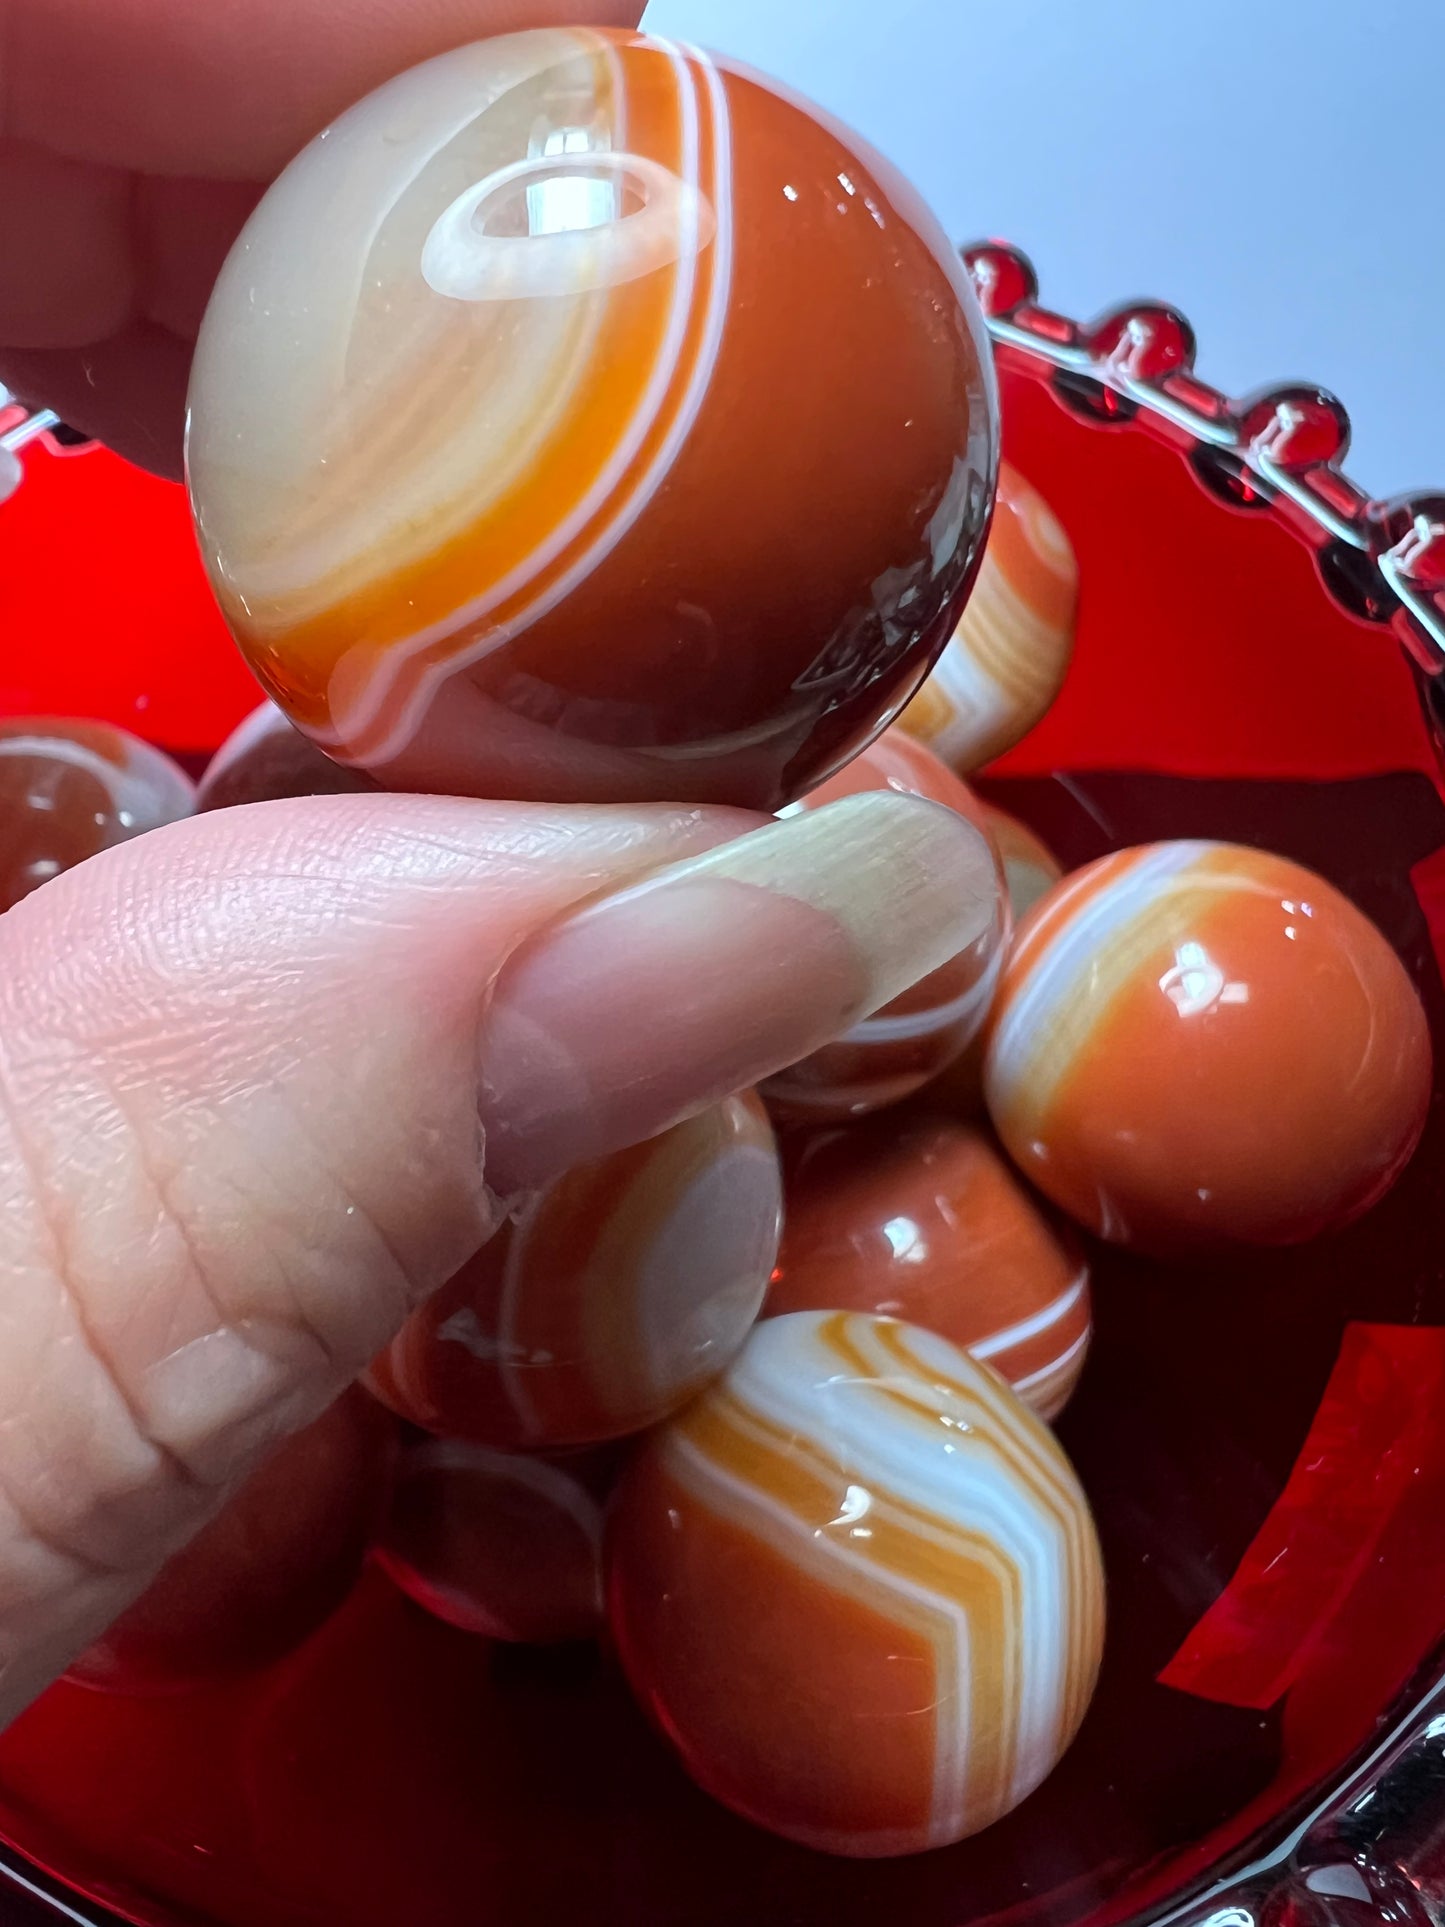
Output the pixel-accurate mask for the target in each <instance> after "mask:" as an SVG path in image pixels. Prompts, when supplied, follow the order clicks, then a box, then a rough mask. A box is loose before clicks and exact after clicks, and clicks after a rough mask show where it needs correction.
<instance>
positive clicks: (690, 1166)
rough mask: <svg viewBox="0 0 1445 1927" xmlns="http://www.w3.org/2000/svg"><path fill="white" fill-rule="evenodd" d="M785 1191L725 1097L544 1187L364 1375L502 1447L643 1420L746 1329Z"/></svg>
mask: <svg viewBox="0 0 1445 1927" xmlns="http://www.w3.org/2000/svg"><path fill="white" fill-rule="evenodd" d="M781 1201H782V1180H781V1176H780V1173H779V1170H778V1156H777V1151H776V1149H775V1147H774V1144H773V1135H772V1131H771V1129H770V1128H769V1125H768V1121H767V1118H766V1116H765V1114H764V1112H763V1108H762V1105H761V1104H760V1103H759V1102H758V1100H757V1099H756V1098H755V1097H753V1096H751V1095H745V1096H741V1097H732V1098H729V1099H727V1101H726V1102H725V1103H722V1104H719V1105H716V1106H715V1107H714V1108H713V1109H711V1110H709V1111H705V1112H704V1113H703V1114H702V1116H700V1117H696V1118H693V1119H692V1120H690V1122H688V1123H686V1124H679V1125H676V1126H675V1127H674V1128H673V1129H672V1130H670V1131H665V1132H664V1133H663V1134H662V1136H661V1137H657V1138H653V1139H651V1140H650V1141H649V1142H647V1143H646V1144H639V1145H636V1146H634V1147H633V1148H632V1149H631V1150H627V1151H620V1152H617V1153H615V1154H614V1155H613V1156H611V1157H606V1158H599V1159H597V1160H596V1161H595V1162H593V1163H591V1164H584V1165H579V1166H578V1167H577V1169H576V1170H574V1171H571V1172H568V1173H567V1175H566V1176H564V1177H562V1178H559V1179H558V1180H557V1181H556V1183H554V1184H552V1185H551V1186H549V1187H548V1188H547V1189H546V1190H544V1191H542V1192H541V1193H539V1194H538V1195H537V1196H536V1197H535V1198H533V1199H532V1200H531V1201H530V1202H529V1203H528V1204H527V1205H526V1206H524V1208H523V1209H522V1210H521V1211H520V1212H519V1213H518V1214H517V1216H516V1217H515V1218H514V1219H513V1220H512V1221H511V1222H510V1223H509V1224H508V1225H507V1226H505V1227H504V1228H503V1229H502V1230H501V1231H499V1232H498V1233H497V1235H496V1236H495V1237H494V1238H493V1239H492V1240H491V1241H490V1242H489V1243H488V1244H486V1245H484V1246H483V1247H482V1249H481V1251H480V1252H478V1254H477V1256H476V1257H475V1258H474V1259H472V1261H471V1262H470V1263H469V1264H467V1265H465V1266H463V1268H462V1270H461V1271H459V1272H458V1273H457V1275H456V1277H455V1278H453V1279H452V1281H451V1283H450V1284H448V1285H446V1286H444V1287H443V1289H442V1290H441V1291H440V1292H439V1293H438V1294H437V1295H436V1297H434V1298H432V1299H430V1300H429V1301H428V1302H427V1304H425V1305H424V1306H423V1307H422V1309H421V1310H420V1311H418V1312H416V1313H415V1314H414V1315H413V1316H412V1318H411V1319H410V1321H409V1322H408V1323H407V1325H406V1326H405V1328H404V1329H403V1330H402V1332H401V1333H400V1334H399V1336H398V1337H397V1338H396V1339H395V1340H394V1341H393V1343H392V1345H391V1347H390V1348H389V1349H388V1350H387V1351H386V1352H384V1353H383V1354H382V1355H381V1357H380V1358H378V1359H376V1360H375V1361H374V1362H373V1364H372V1367H371V1371H370V1375H369V1383H370V1384H371V1386H372V1388H373V1390H374V1391H375V1392H376V1393H377V1395H378V1396H379V1397H381V1398H382V1399H384V1400H385V1401H386V1402H387V1403H388V1404H389V1405H390V1406H392V1408H393V1409H394V1410H396V1411H397V1412H399V1413H401V1415H402V1416H403V1417H405V1418H409V1419H411V1420H412V1421H413V1423H415V1424H417V1425H423V1426H425V1427H426V1428H427V1429H428V1430H429V1431H433V1432H439V1433H442V1434H443V1435H444V1436H446V1437H449V1438H465V1439H472V1440H475V1441H477V1442H479V1443H481V1444H486V1445H496V1446H501V1447H504V1448H507V1449H515V1448H518V1447H537V1446H561V1445H580V1444H587V1443H590V1442H592V1441H595V1440H600V1439H609V1438H620V1437H622V1436H624V1435H625V1434H627V1433H629V1432H637V1431H641V1430H642V1428H643V1427H644V1426H647V1425H651V1424H653V1423H654V1422H655V1421H656V1420H657V1419H660V1418H661V1417H662V1416H663V1415H664V1414H665V1413H667V1412H669V1411H671V1410H672V1408H673V1407H674V1406H675V1405H678V1404H680V1403H681V1401H682V1400H683V1399H685V1398H688V1397H690V1396H691V1395H692V1394H693V1393H694V1392H695V1391H697V1390H698V1388H699V1387H700V1386H702V1385H705V1384H706V1383H707V1381H708V1379H710V1378H712V1377H713V1376H714V1375H715V1374H716V1373H718V1372H720V1371H721V1370H722V1368H723V1367H724V1365H726V1364H727V1362H728V1360H729V1359H730V1358H731V1357H732V1356H733V1354H734V1352H736V1350H737V1348H738V1347H739V1345H741V1344H742V1342H743V1339H744V1338H745V1337H746V1335H747V1332H748V1329H749V1327H750V1326H751V1325H752V1323H753V1320H754V1319H755V1318H756V1317H757V1315H758V1312H759V1309H760V1308H761V1306H762V1302H763V1295H764V1293H765V1292H766V1290H767V1283H768V1277H769V1274H770V1273H771V1271H772V1268H773V1260H774V1258H775V1256H776V1254H777V1248H778V1228H779V1219H780V1215H781Z"/></svg>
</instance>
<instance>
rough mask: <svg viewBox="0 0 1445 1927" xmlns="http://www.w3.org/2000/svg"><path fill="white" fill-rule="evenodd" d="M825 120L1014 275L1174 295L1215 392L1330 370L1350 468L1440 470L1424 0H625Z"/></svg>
mask: <svg viewBox="0 0 1445 1927" xmlns="http://www.w3.org/2000/svg"><path fill="white" fill-rule="evenodd" d="M647 24H648V25H649V26H652V27H655V28H656V30H657V31H658V32H660V33H668V34H675V35H679V36H681V37H682V38H685V39H688V40H695V41H699V42H701V43H703V44H704V45H706V46H711V47H715V48H717V49H719V50H720V51H722V52H725V53H733V54H736V55H738V56H739V57H740V58H742V59H744V60H746V61H749V62H750V63H752V64H753V65H755V66H758V67H761V68H764V69H766V70H767V71H769V72H771V73H774V74H776V75H778V76H779V78H781V79H784V80H787V81H789V82H790V83H791V84H792V85H793V86H795V87H798V88H800V89H801V90H802V91H803V92H805V93H807V94H810V95H812V96H813V97H814V98H815V99H817V100H819V101H821V102H822V103H823V104H824V105H825V106H827V107H829V108H831V109H832V110H833V111H834V112H835V113H837V114H840V115H841V116H842V117H843V118H844V119H845V120H847V121H850V122H851V123H852V124H853V125H854V126H855V127H857V128H858V129H859V130H860V132H862V133H863V134H865V135H866V136H867V138H868V139H869V140H871V141H872V142H873V143H874V145H875V146H877V147H880V148H882V149H883V151H884V152H885V153H886V154H888V155H889V156H890V157H891V158H892V159H893V160H894V161H896V162H897V163H898V164H899V165H900V166H901V167H902V168H903V170H904V172H905V173H907V174H908V175H910V176H911V178H912V179H913V180H914V181H915V182H916V183H917V185H918V186H919V187H920V188H922V190H923V191H924V193H925V194H926V195H927V196H928V198H929V199H930V200H931V201H932V203H933V205H934V207H935V208H936V209H937V211H938V213H939V215H940V216H941V218H942V220H943V223H944V225H945V226H946V227H947V228H948V229H949V231H950V232H951V233H952V234H953V235H954V237H955V239H958V240H965V239H969V240H972V239H976V238H978V237H980V236H982V235H985V234H997V235H1002V236H1003V237H1005V238H1006V239H1008V240H1010V241H1013V242H1016V243H1017V244H1018V245H1019V246H1020V247H1022V248H1023V249H1024V250H1025V252H1026V253H1028V254H1029V255H1031V256H1032V258H1033V261H1034V265H1035V266H1036V268H1037V269H1038V271H1039V279H1040V284H1041V299H1042V300H1044V301H1045V302H1046V303H1047V304H1048V305H1049V306H1051V307H1057V308H1061V309H1063V310H1065V311H1066V312H1067V313H1070V314H1074V315H1079V316H1087V315H1090V314H1094V313H1097V312H1098V311H1099V310H1100V309H1101V308H1104V307H1110V306H1113V305H1114V304H1115V303H1116V302H1117V301H1119V300H1122V299H1124V298H1126V297H1129V296H1133V295H1154V296H1158V297H1160V298H1161V299H1164V300H1167V301H1170V302H1172V303H1173V304H1174V305H1175V306H1177V307H1179V308H1182V309H1183V311H1184V313H1185V314H1187V315H1188V316H1189V318H1190V320H1191V321H1192V322H1193V323H1194V327H1195V330H1196V332H1197V334H1198V337H1199V355H1198V360H1197V363H1196V366H1197V368H1198V370H1199V373H1200V374H1201V375H1202V376H1204V378H1205V379H1206V380H1209V381H1213V382H1214V383H1216V384H1217V385H1218V386H1220V387H1222V388H1225V389H1228V390H1229V391H1230V392H1232V393H1235V394H1239V393H1243V392H1246V391H1248V390H1249V389H1251V388H1256V387H1260V386H1262V385H1263V384H1264V383H1266V382H1269V381H1273V380H1275V379H1276V378H1286V377H1288V378H1294V377H1299V378H1301V379H1309V380H1313V381H1319V382H1323V383H1324V384H1325V385H1326V386H1327V387H1329V388H1333V389H1334V391H1335V393H1336V394H1338V395H1339V396H1340V397H1341V399H1342V400H1343V401H1344V403H1345V406H1346V407H1347V408H1348V410H1349V413H1350V417H1351V420H1352V421H1353V423H1354V429H1355V439H1354V451H1353V453H1352V455H1351V456H1350V458H1349V460H1348V463H1347V466H1348V467H1349V469H1350V471H1351V473H1352V474H1353V475H1354V476H1355V479H1356V480H1357V481H1359V482H1360V483H1362V484H1363V485H1364V486H1365V487H1367V488H1369V489H1371V490H1373V491H1374V492H1375V493H1377V494H1381V495H1392V494H1397V493H1400V492H1402V491H1404V490H1407V489H1412V488H1417V487H1420V486H1424V485H1432V486H1435V487H1440V488H1445V0H1413V4H1411V0H1153V4H1150V0H987V4H981V3H980V0H651V3H650V4H649V6H648V9H647Z"/></svg>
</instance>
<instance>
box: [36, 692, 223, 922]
mask: <svg viewBox="0 0 1445 1927" xmlns="http://www.w3.org/2000/svg"><path fill="white" fill-rule="evenodd" d="M194 800H195V788H194V785H193V784H192V783H191V780H190V778H189V777H188V776H187V775H186V774H185V772H184V771H183V770H181V769H179V768H178V767H177V766H176V764H174V763H173V762H172V761H171V759H170V757H169V756H165V755H163V754H162V753H161V751H160V750H158V749H152V748H151V746H150V744H149V743H143V742H141V741H140V740H139V738H138V737H135V736H131V735H128V734H127V733H126V731H125V730H123V729H113V728H111V727H110V726H109V725H108V724H105V723H88V722H72V721H65V720H62V719H60V718H57V717H53V716H36V717H16V718H7V719H5V720H3V721H0V910H8V909H9V908H10V906H11V905H12V904H14V903H18V902H19V901H20V899H21V898H22V897H24V896H28V895H29V894H30V892H31V891H32V890H34V889H37V888H38V887H39V885H40V884H42V883H47V882H49V880H50V879H51V878H52V877H55V876H59V875H60V873H61V872H62V871H63V870H69V869H71V868H73V867H74V865H75V864H77V863H82V862H84V860H85V859H86V858H87V857H91V856H98V855H99V854H100V852H101V851H102V850H108V849H110V848H111V846H112V845H113V844H116V843H123V842H124V841H125V840H126V838H127V837H131V836H139V835H140V834H141V833H142V832H143V831H145V830H154V829H158V828H159V827H160V825H161V824H162V823H170V822H174V821H175V819H176V818H177V817H181V816H189V815H190V813H191V810H192V807H193V805H194Z"/></svg>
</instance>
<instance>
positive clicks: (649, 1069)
mask: <svg viewBox="0 0 1445 1927" xmlns="http://www.w3.org/2000/svg"><path fill="white" fill-rule="evenodd" d="M997 888H998V884H997V878H996V874H995V871H994V867H993V860H992V857H991V855H990V853H989V850H988V847H987V845H986V844H985V842H984V840H983V838H982V837H981V836H980V835H979V833H978V831H977V830H976V829H974V827H973V826H972V824H970V823H967V822H965V821H964V820H963V818H961V817H959V816H956V815H954V813H953V812H952V811H951V810H947V809H944V808H942V807H941V806H940V805H939V804H936V803H929V802H925V801H924V800H923V799H922V798H920V797H913V796H902V795H898V794H896V793H891V792H876V793H870V794H867V795H862V796H850V797H847V798H845V799H843V800H842V801H840V802H837V803H833V804H829V805H828V806H827V807H826V808H823V809H820V810H815V811H811V812H809V813H807V814H804V815H800V816H796V817H792V818H789V819H788V820H786V821H782V822H775V823H770V824H768V825H767V826H766V827H765V828H763V829H759V830H754V831H753V832H752V833H751V834H750V835H748V836H743V837H739V838H737V839H736V840H735V841H733V842H731V843H725V844H722V845H721V846H720V847H718V848H716V849H713V850H710V851H708V852H707V853H706V854H705V855H702V856H698V857H693V858H690V859H689V860H688V861H687V862H685V863H679V864H675V865H672V866H670V867H669V868H667V869H665V870H659V871H656V872H654V873H653V874H652V875H651V876H649V877H647V878H646V879H645V880H643V881H642V882H640V883H636V884H633V885H631V886H629V887H628V888H626V889H624V890H621V891H618V892H617V893H616V894H615V895H612V896H608V897H605V898H603V899H601V900H600V901H597V902H595V903H592V904H590V905H588V906H587V907H586V908H585V909H583V910H580V911H578V912H576V913H574V914H573V915H572V916H570V917H568V918H566V919H565V920H563V921H562V922H559V923H557V924H554V925H553V926H551V928H549V929H548V930H547V931H545V932H543V933H542V934H541V935H539V936H538V937H537V938H535V939H534V940H533V941H532V942H531V943H530V944H528V945H527V946H526V947H525V948H524V949H523V950H521V951H519V952H518V953H517V954H516V955H515V956H514V957H513V958H512V959H511V961H510V962H509V963H508V965H507V967H506V969H505V970H504V971H503V972H502V974H501V976H500V978H499V979H498V982H497V985H496V987H495V990H494V993H493V998H492V1003H491V1006H490V1009H489V1012H488V1016H487V1020H486V1022H485V1024H484V1026H483V1036H482V1075H481V1109H482V1122H483V1125H484V1127H485V1130H486V1158H487V1167H486V1168H487V1181H488V1183H489V1184H490V1185H491V1186H492V1188H493V1189H494V1190H496V1191H499V1192H501V1193H503V1194H504V1195H505V1194H509V1193H511V1192H513V1191H517V1190H526V1189H529V1188H531V1187H533V1186H535V1185H537V1184H539V1183H543V1182H545V1181H546V1180H547V1179H548V1178H550V1177H552V1176H554V1175H555V1174H556V1173H557V1172H559V1171H563V1170H567V1169H569V1168H570V1167H571V1166H572V1165H574V1164H579V1163H582V1162H583V1161H584V1160H586V1159H588V1158H592V1157H598V1156H601V1155H602V1154H603V1153H604V1152H606V1151H609V1150H613V1149H616V1148H619V1147H621V1146H622V1145H625V1144H635V1143H637V1142H639V1141H640V1140H641V1139H643V1138H646V1137H651V1136H654V1135H656V1133H657V1132H659V1131H663V1130H666V1129H667V1128H668V1127H669V1126H671V1125H673V1124H675V1123H678V1122H680V1120H681V1119H682V1118H684V1117H688V1116H691V1115H692V1114H694V1113H695V1112H697V1111H699V1110H701V1109H702V1108H703V1107H704V1106H705V1105H707V1104H711V1103H716V1102H717V1101H718V1100H719V1099H721V1098H723V1097H726V1096H727V1095H728V1093H729V1092H731V1091H735V1090H740V1089H742V1088H743V1087H744V1086H745V1085H749V1084H753V1083H756V1082H757V1081H758V1080H759V1079H761V1078H763V1077H768V1076H771V1075H772V1074H773V1073H774V1072H775V1071H778V1070H781V1069H782V1068H783V1067H784V1066H785V1065H787V1064H791V1063H794V1062H796V1061H797V1059H798V1058H800V1057H803V1056H806V1055H807V1053H808V1052H809V1051H813V1050H816V1049H817V1048H818V1047H819V1046H820V1045H821V1044H824V1043H826V1042H827V1041H828V1040H829V1039H830V1038H832V1037H836V1036H837V1035H838V1033H839V1032H840V1031H843V1030H846V1029H848V1027H849V1026H850V1025H852V1024H854V1023H856V1022H857V1021H858V1020H859V1019H860V1018H862V1017H866V1016H868V1015H869V1014H870V1013H871V1012H872V1011H875V1010H877V1009H878V1008H879V1007H880V1006H881V1005H883V1004H886V1003H888V1002H890V1001H891V1000H892V999H893V998H894V997H896V996H898V995H899V994H900V993H901V992H902V991H904V990H906V989H907V988H908V986H909V985H910V984H912V983H915V982H916V981H917V980H918V979H919V978H920V977H924V976H927V975H928V973H929V972H930V971H932V970H936V969H937V968H938V966H939V965H940V964H942V963H944V962H946V961H947V959H948V958H949V957H951V956H953V955H954V954H955V952H957V951H959V950H962V949H964V948H965V947H966V946H967V945H969V944H970V943H972V942H974V941H975V940H976V939H977V938H978V936H979V935H980V933H981V932H982V930H983V929H984V928H985V926H986V925H987V923H988V921H989V920H990V918H991V917H992V915H993V905H994V896H995V893H996V891H997Z"/></svg>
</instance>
